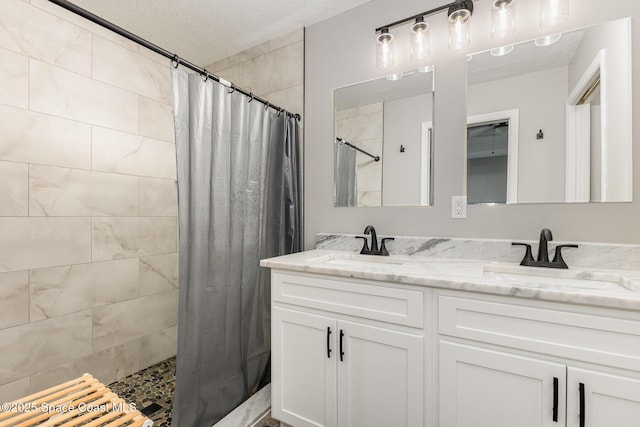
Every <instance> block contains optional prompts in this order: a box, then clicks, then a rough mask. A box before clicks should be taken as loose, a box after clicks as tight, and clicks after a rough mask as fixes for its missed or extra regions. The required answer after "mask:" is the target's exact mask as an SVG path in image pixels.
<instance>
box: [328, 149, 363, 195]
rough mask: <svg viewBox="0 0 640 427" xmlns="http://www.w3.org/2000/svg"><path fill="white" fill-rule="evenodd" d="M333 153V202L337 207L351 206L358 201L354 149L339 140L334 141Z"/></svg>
mask: <svg viewBox="0 0 640 427" xmlns="http://www.w3.org/2000/svg"><path fill="white" fill-rule="evenodd" d="M333 155H334V168H333V170H334V171H335V178H334V184H333V185H334V188H333V191H334V195H333V196H334V198H333V200H334V202H335V205H336V206H338V207H353V206H356V205H357V203H358V190H357V187H358V185H357V166H356V159H357V157H356V155H357V153H356V150H354V149H353V148H351V147H349V146H348V145H346V144H343V143H341V142H340V141H338V140H336V141H335V149H334V150H333Z"/></svg>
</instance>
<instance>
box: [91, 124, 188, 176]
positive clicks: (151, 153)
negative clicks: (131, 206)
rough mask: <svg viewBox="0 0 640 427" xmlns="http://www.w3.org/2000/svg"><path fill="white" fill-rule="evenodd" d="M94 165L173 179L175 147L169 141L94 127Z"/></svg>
mask: <svg viewBox="0 0 640 427" xmlns="http://www.w3.org/2000/svg"><path fill="white" fill-rule="evenodd" d="M92 135H93V142H92V147H93V150H92V161H93V163H92V164H93V169H94V170H99V171H103V172H118V173H125V174H131V175H139V176H150V177H156V178H168V179H176V147H175V144H171V143H169V142H164V141H158V140H157V139H151V138H145V137H142V136H138V135H133V134H130V133H125V132H118V131H114V130H111V129H105V128H101V127H94V128H93V132H92Z"/></svg>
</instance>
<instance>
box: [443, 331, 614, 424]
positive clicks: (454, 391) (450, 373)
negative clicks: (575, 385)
mask: <svg viewBox="0 0 640 427" xmlns="http://www.w3.org/2000/svg"><path fill="white" fill-rule="evenodd" d="M565 378H566V367H565V366H564V365H562V364H558V363H551V362H546V361H542V360H536V359H534V358H529V357H522V356H515V355H511V354H508V353H503V352H498V351H492V350H485V349H481V348H477V347H473V346H468V345H462V344H456V343H450V342H446V341H441V342H440V427H515V426H517V427H557V426H564V424H565V421H564V420H565V411H564V402H565V389H566V380H565ZM603 427H604V426H603Z"/></svg>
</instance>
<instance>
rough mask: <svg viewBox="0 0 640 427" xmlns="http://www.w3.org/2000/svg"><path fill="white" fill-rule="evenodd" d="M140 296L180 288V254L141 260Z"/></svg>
mask: <svg viewBox="0 0 640 427" xmlns="http://www.w3.org/2000/svg"><path fill="white" fill-rule="evenodd" d="M139 260H140V264H139V268H140V295H150V294H155V293H158V292H166V291H171V290H173V289H177V288H178V254H177V253H176V254H168V255H156V256H149V257H142V258H139Z"/></svg>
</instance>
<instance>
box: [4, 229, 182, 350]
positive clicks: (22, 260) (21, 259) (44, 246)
mask: <svg viewBox="0 0 640 427" xmlns="http://www.w3.org/2000/svg"><path fill="white" fill-rule="evenodd" d="M174 252H175V250H174ZM89 261H91V219H90V218H15V217H12V218H0V272H6V271H18V270H28V269H33V268H44V267H54V266H60V265H69V264H80V263H85V262H89ZM0 360H2V359H1V358H0Z"/></svg>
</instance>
